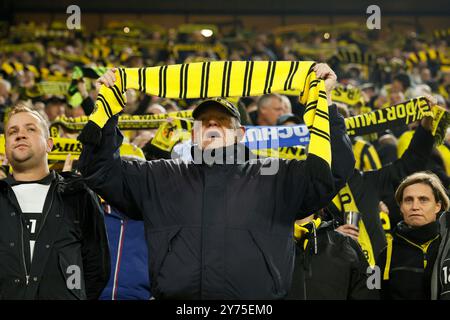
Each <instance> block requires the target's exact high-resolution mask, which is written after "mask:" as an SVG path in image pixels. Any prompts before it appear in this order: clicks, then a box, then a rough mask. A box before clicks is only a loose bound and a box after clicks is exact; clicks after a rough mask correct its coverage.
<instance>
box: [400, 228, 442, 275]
mask: <svg viewBox="0 0 450 320" xmlns="http://www.w3.org/2000/svg"><path fill="white" fill-rule="evenodd" d="M397 235H398V236H399V237H400V238H402V239H403V240H405V241H406V242H408V243H409V244H411V245H412V246H414V247H416V248H418V249H420V250H422V254H423V268H424V269H425V268H426V267H427V263H428V260H427V259H428V255H427V253H428V248H429V247H430V245H431V244H432V243H433V242H434V240H436V239H437V238H439V234H438V235H437V236H436V237H434V238H433V239H431V240H429V241H427V242H426V243H425V244H423V245H424V247H422V246H421V245H418V244H416V243H414V242H412V241H410V240H408V239H406V238H405V237H403V236H401V235H399V234H398V233H397Z"/></svg>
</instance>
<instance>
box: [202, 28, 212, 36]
mask: <svg viewBox="0 0 450 320" xmlns="http://www.w3.org/2000/svg"><path fill="white" fill-rule="evenodd" d="M200 33H201V34H202V36H204V37H205V38H209V37H211V36H212V35H213V33H214V32H213V31H212V30H211V29H202V30H201V31H200Z"/></svg>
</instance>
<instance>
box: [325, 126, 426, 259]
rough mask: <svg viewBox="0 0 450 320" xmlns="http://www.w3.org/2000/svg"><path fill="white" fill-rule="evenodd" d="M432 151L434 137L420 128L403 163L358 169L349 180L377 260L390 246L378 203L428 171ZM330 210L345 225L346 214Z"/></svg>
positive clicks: (332, 206)
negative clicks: (409, 179)
mask: <svg viewBox="0 0 450 320" xmlns="http://www.w3.org/2000/svg"><path fill="white" fill-rule="evenodd" d="M432 148H433V136H432V135H431V133H430V132H429V131H427V130H425V129H424V128H422V126H419V127H418V128H417V129H416V132H415V134H414V137H413V138H412V140H411V143H410V145H409V147H408V149H407V150H406V151H405V153H404V154H403V155H402V157H401V158H400V159H398V160H396V161H395V162H394V163H392V164H390V165H388V166H385V167H383V168H381V169H378V170H374V171H367V172H362V171H359V170H356V169H355V170H354V173H353V175H352V176H351V177H350V179H349V180H348V185H349V187H350V189H351V191H352V193H353V196H354V198H355V202H356V205H357V207H358V209H359V211H360V212H361V213H362V219H363V222H364V225H365V227H366V229H367V233H368V235H369V237H370V241H371V244H372V249H373V254H374V257H377V256H378V255H379V254H380V253H381V250H383V248H384V247H385V246H386V239H385V233H384V231H383V227H382V225H381V220H380V214H379V210H378V203H379V202H380V201H381V200H385V199H386V198H388V197H391V196H392V195H393V194H394V193H395V190H396V188H397V187H398V185H399V184H400V182H401V181H402V180H403V179H404V178H406V177H407V176H408V175H410V174H412V173H414V172H417V171H421V170H424V169H425V167H426V164H427V162H428V160H429V158H430V155H431V150H432ZM328 209H329V210H330V211H331V213H332V215H333V217H336V218H337V220H338V221H341V222H342V220H343V213H341V212H339V211H338V209H337V208H336V207H335V206H334V204H333V203H332V204H330V206H328Z"/></svg>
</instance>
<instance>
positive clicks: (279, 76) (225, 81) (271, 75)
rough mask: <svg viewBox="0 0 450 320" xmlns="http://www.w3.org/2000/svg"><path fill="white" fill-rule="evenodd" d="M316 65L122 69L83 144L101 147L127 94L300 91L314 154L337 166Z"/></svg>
mask: <svg viewBox="0 0 450 320" xmlns="http://www.w3.org/2000/svg"><path fill="white" fill-rule="evenodd" d="M314 64H315V62H313V61H213V62H198V63H188V64H177V65H166V66H158V67H148V68H119V69H117V71H116V82H115V84H114V86H113V87H111V88H108V87H106V86H102V87H101V88H100V92H99V94H98V97H97V101H96V108H95V110H94V112H93V113H92V114H91V115H90V117H89V122H88V123H87V124H86V127H85V128H84V130H83V132H82V133H81V134H80V136H79V140H80V141H81V142H83V143H91V144H96V145H97V144H99V143H100V139H101V128H103V127H104V126H105V124H106V122H107V121H108V119H109V118H111V117H112V116H114V115H116V114H118V113H120V112H121V111H122V110H123V108H124V107H125V104H126V100H125V96H124V92H125V91H126V90H127V89H135V90H139V91H141V92H145V93H147V94H149V95H154V96H158V97H164V98H178V99H192V98H201V99H204V98H210V97H245V96H259V95H262V94H267V93H271V92H273V93H274V92H297V93H298V94H299V100H300V102H301V103H302V104H303V105H305V107H306V108H305V113H304V116H303V118H304V121H305V124H306V125H307V126H308V129H309V131H310V134H311V138H310V146H309V153H310V154H314V155H316V156H318V157H320V158H322V159H323V160H325V161H326V162H327V163H328V164H329V165H330V164H331V147H330V126H329V117H328V103H327V96H326V92H325V84H324V81H323V80H319V79H317V78H316V74H315V72H313V70H312V67H313V66H314Z"/></svg>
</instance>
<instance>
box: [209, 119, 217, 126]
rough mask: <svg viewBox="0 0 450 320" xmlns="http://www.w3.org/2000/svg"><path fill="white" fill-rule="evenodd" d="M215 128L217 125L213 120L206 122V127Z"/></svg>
mask: <svg viewBox="0 0 450 320" xmlns="http://www.w3.org/2000/svg"><path fill="white" fill-rule="evenodd" d="M217 126H219V123H218V122H217V121H216V120H214V119H209V120H208V127H217Z"/></svg>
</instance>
